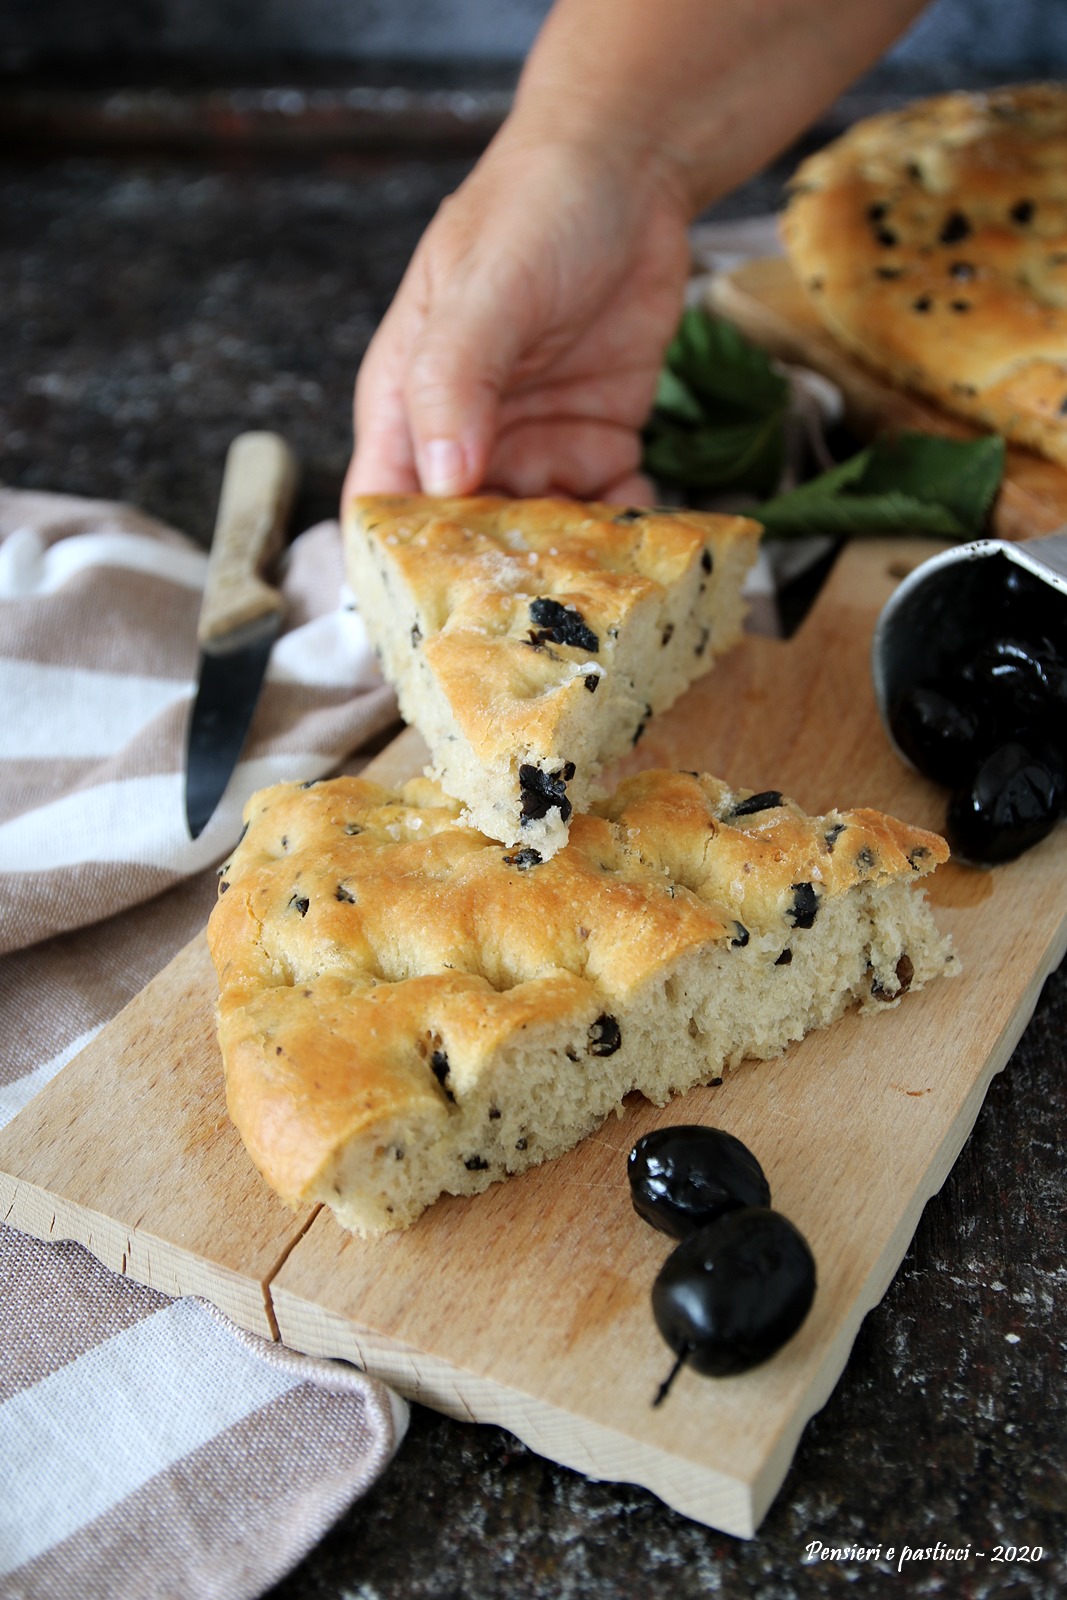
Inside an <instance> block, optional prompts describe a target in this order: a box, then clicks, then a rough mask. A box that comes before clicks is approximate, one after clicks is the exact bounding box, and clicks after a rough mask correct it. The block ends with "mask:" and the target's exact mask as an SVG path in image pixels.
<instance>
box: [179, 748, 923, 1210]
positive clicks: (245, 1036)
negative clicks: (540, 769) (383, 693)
mask: <svg viewBox="0 0 1067 1600" xmlns="http://www.w3.org/2000/svg"><path fill="white" fill-rule="evenodd" d="M459 812H460V805H459V803H458V802H456V801H454V800H451V799H449V798H448V797H447V796H446V795H445V794H444V793H443V792H442V790H441V789H440V788H439V787H438V786H437V785H436V784H434V783H433V782H431V781H430V780H429V779H425V778H422V779H416V780H414V781H412V782H410V783H408V784H407V785H405V787H404V788H403V789H401V790H399V791H391V790H388V789H384V788H381V787H379V786H378V785H376V784H374V783H371V782H368V781H366V780H363V779H358V778H338V779H336V780H332V781H328V782H323V783H319V784H316V785H312V786H301V785H298V784H279V785H277V786H276V787H274V788H270V789H266V790H263V791H261V792H260V793H259V794H257V795H255V796H253V798H252V799H251V800H250V801H249V803H248V806H247V808H246V813H245V815H246V820H247V831H246V834H245V836H244V838H243V840H242V842H241V844H240V845H239V846H238V848H237V850H236V851H235V853H234V855H233V858H232V860H231V861H230V862H228V863H227V865H226V866H225V867H224V868H223V869H222V875H221V880H220V884H219V900H218V903H217V905H216V907H215V909H214V910H213V912H212V915H211V919H210V923H209V927H208V937H209V942H210V946H211V954H212V958H213V960H214V963H215V967H216V969H217V972H218V978H219V988H220V996H219V1003H218V1027H219V1040H220V1044H221V1049H222V1058H223V1063H224V1067H225V1074H226V1093H227V1103H228V1106H229V1111H230V1115H231V1117H232V1119H233V1121H234V1123H235V1124H236V1126H237V1128H238V1130H239V1132H240V1134H241V1137H242V1139H243V1140H244V1142H245V1145H246V1147H247V1149H248V1151H249V1153H250V1155H251V1157H252V1159H253V1161H254V1162H255V1163H256V1165H257V1166H258V1167H259V1169H260V1171H261V1172H262V1173H263V1175H264V1176H265V1178H266V1179H267V1181H268V1182H269V1183H270V1184H271V1185H272V1186H273V1187H274V1188H275V1189H276V1190H277V1191H278V1193H279V1194H280V1195H281V1196H282V1198H283V1199H285V1200H286V1201H287V1202H289V1203H291V1204H300V1203H309V1202H315V1201H321V1202H324V1203H325V1204H326V1205H328V1206H330V1207H332V1209H333V1211H334V1213H335V1214H336V1216H337V1218H338V1220H339V1221H340V1222H341V1223H342V1224H343V1225H344V1226H345V1227H347V1228H350V1229H353V1230H356V1231H359V1232H373V1231H377V1230H381V1229H387V1228H395V1227H401V1226H404V1225H406V1224H408V1223H410V1222H411V1221H412V1220H413V1219H414V1218H415V1217H416V1216H417V1215H418V1213H419V1212H420V1211H421V1210H422V1209H423V1208H424V1207H425V1206H426V1205H428V1204H429V1203H430V1202H431V1201H433V1200H434V1199H436V1198H437V1196H438V1195H440V1194H441V1193H443V1192H448V1193H453V1194H472V1193H476V1192H478V1191H480V1190H482V1189H484V1188H486V1187H487V1185H488V1184H490V1183H491V1182H492V1181H493V1180H494V1179H498V1178H503V1177H505V1176H506V1175H507V1174H509V1173H514V1172H519V1171H521V1170H523V1169H524V1168H526V1167H529V1166H531V1165H533V1164H535V1163H537V1162H540V1161H542V1160H544V1159H545V1158H547V1157H550V1156H556V1155H559V1154H560V1153H561V1152H562V1151H564V1150H567V1149H568V1148H569V1147H571V1146H572V1145H574V1144H575V1143H576V1142H577V1141H578V1140H579V1139H580V1138H582V1137H583V1135H585V1134H587V1133H589V1132H590V1131H591V1130H592V1129H593V1128H595V1127H596V1126H598V1125H599V1124H600V1123H601V1122H602V1121H603V1119H604V1118H605V1117H606V1116H607V1115H608V1114H609V1113H610V1112H612V1111H618V1110H620V1109H621V1106H622V1101H623V1097H624V1096H625V1095H626V1094H628V1093H629V1092H630V1091H631V1090H635V1089H636V1090H640V1091H641V1092H642V1093H643V1094H645V1095H646V1096H648V1097H649V1098H650V1099H651V1100H654V1101H656V1102H657V1103H663V1102H664V1101H666V1100H667V1099H668V1097H669V1096H670V1095H672V1094H674V1093H676V1092H678V1091H680V1090H684V1089H687V1088H690V1087H692V1086H693V1085H695V1084H699V1083H708V1082H710V1081H714V1080H716V1079H718V1078H719V1077H720V1076H721V1075H722V1073H723V1072H724V1071H725V1070H726V1069H727V1068H728V1067H729V1066H731V1065H732V1064H734V1063H736V1062H739V1061H740V1060H742V1059H743V1058H744V1057H748V1056H754V1057H768V1056H771V1055H774V1054H776V1053H778V1052H779V1051H781V1050H782V1049H783V1048H784V1047H785V1046H786V1045H788V1044H789V1043H790V1041H792V1040H795V1039H799V1038H801V1037H802V1035H804V1034H805V1033H806V1032H807V1031H808V1030H809V1029H811V1028H817V1027H822V1026H824V1025H825V1024H827V1023H829V1022H831V1021H833V1019H834V1018H835V1017H836V1016H838V1015H839V1013H841V1012H842V1011H843V1010H844V1009H845V1008H846V1007H847V1006H849V1005H851V1004H854V1003H858V1004H860V1005H862V1006H865V1007H868V1008H870V1009H872V1010H875V1011H879V1010H883V1009H885V1008H886V1007H887V1005H890V1004H892V1003H893V1002H894V1001H895V1000H897V999H899V997H900V996H901V995H902V994H903V993H904V992H905V990H907V989H908V988H909V987H910V988H912V989H917V988H919V987H920V986H921V985H922V984H924V983H926V982H927V981H928V980H929V979H931V978H932V977H934V976H936V975H937V974H938V973H941V972H943V971H945V970H946V969H947V968H949V967H950V966H951V965H952V963H953V960H954V958H953V957H952V955H951V953H950V950H949V945H948V941H947V939H945V938H944V937H942V936H941V934H939V932H938V930H937V928H936V927H935V925H934V922H933V919H932V917H931V914H930V911H929V909H928V907H927V905H926V903H925V899H924V897H923V895H922V894H921V893H917V892H916V891H915V889H914V888H913V885H914V883H915V881H916V880H917V879H919V878H920V877H921V876H922V875H923V874H924V873H926V872H929V871H930V870H931V869H932V868H933V867H935V866H936V865H937V864H938V863H939V862H940V861H943V860H944V859H945V857H946V855H947V849H946V847H945V845H944V843H943V841H942V840H941V839H939V838H938V837H937V836H936V835H933V834H930V833H925V832H922V831H920V830H919V829H916V828H911V827H908V826H906V825H905V824H903V823H901V822H897V821H894V820H893V819H892V818H890V817H886V816H883V815H881V814H880V813H878V812H876V811H870V810H857V811H844V812H833V813H831V814H830V815H829V816H825V817H817V818H813V817H808V816H805V815H804V813H803V812H802V811H801V810H800V809H799V807H797V806H796V805H795V804H793V803H792V802H791V801H789V800H785V799H783V797H782V796H781V795H779V794H775V793H760V794H755V795H753V794H747V793H745V792H743V791H742V792H734V791H732V790H730V789H728V788H727V787H726V785H724V784H723V783H721V782H719V781H717V780H716V779H714V778H710V777H698V776H697V775H695V774H687V773H674V772H664V771H654V772H646V773H643V774H640V775H638V776H637V777H634V778H631V779H629V780H627V781H626V782H625V783H623V784H622V785H621V787H620V788H619V789H618V791H617V792H616V793H615V794H614V795H613V796H612V797H611V798H610V799H608V800H605V801H604V802H602V803H601V804H600V805H598V807H597V808H596V811H595V813H594V814H590V815H579V816H576V817H575V818H574V819H573V822H572V826H571V832H570V840H569V843H568V844H567V845H566V847H565V848H564V849H562V850H560V851H559V852H558V853H557V854H556V855H555V856H553V857H552V859H551V860H548V861H539V860H538V859H537V858H536V856H535V854H534V853H533V852H530V851H524V850H521V849H513V850H509V849H507V848H505V847H504V846H502V845H500V844H499V843H495V842H493V841H491V840H489V839H486V838H485V837H484V835H482V834H479V833H477V832H475V831H474V830H473V829H471V828H468V827H465V826H463V825H462V823H461V822H460V821H459V820H458V817H459Z"/></svg>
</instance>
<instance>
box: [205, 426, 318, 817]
mask: <svg viewBox="0 0 1067 1600" xmlns="http://www.w3.org/2000/svg"><path fill="white" fill-rule="evenodd" d="M297 477H298V468H297V463H296V459H295V457H294V456H293V453H292V451H291V450H290V449H289V446H288V445H287V444H286V442H285V440H284V439H282V438H280V437H279V436H278V435H277V434H276V433H242V434H239V435H238V437H237V438H236V439H234V441H233V443H232V444H231V445H230V448H229V451H228V452H227V455H226V467H225V470H224V472H223V477H222V491H221V494H220V496H219V509H218V516H217V518H216V521H215V531H214V533H213V535H212V539H211V552H210V554H209V556H208V566H207V582H206V585H205V588H204V599H203V604H202V605H201V608H200V618H199V621H198V623H197V629H196V636H197V639H198V641H199V644H200V672H199V679H198V684H197V692H196V700H195V701H194V703H193V709H192V713H191V716H190V719H189V732H188V740H187V744H186V762H185V820H186V823H187V825H188V828H189V834H190V836H191V837H192V838H193V839H196V838H198V837H199V835H200V834H201V833H202V832H203V830H204V828H205V827H206V826H207V823H208V821H209V820H210V818H211V817H212V815H213V814H214V811H215V808H216V806H217V805H218V803H219V801H220V800H221V798H222V795H223V791H224V790H225V788H226V785H227V783H228V782H229V781H230V777H231V774H232V773H233V770H234V768H235V767H236V765H237V758H238V757H239V755H240V754H241V749H242V747H243V745H244V742H245V738H246V737H247V734H248V729H249V725H250V724H251V721H252V713H253V712H254V710H255V707H256V701H257V700H258V698H259V691H260V688H261V687H262V683H263V676H264V673H265V672H266V670H267V662H268V660H269V658H270V652H271V646H272V645H273V643H274V640H275V639H276V638H277V636H278V632H279V629H280V628H281V623H282V597H281V595H280V594H279V592H278V590H277V589H274V588H272V587H271V586H270V584H268V583H266V582H265V581H264V580H263V578H262V577H261V573H263V572H264V571H266V570H267V569H268V567H269V564H270V562H271V561H272V560H273V559H274V557H275V556H276V555H277V553H278V551H279V550H280V548H281V543H282V536H283V533H284V530H285V523H286V519H287V518H288V515H289V511H290V509H291V507H292V502H293V495H294V493H295V491H296V483H297Z"/></svg>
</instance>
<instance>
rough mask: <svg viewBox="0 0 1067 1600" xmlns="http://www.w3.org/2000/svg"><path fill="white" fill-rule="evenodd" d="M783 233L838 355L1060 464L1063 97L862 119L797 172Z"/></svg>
mask: <svg viewBox="0 0 1067 1600" xmlns="http://www.w3.org/2000/svg"><path fill="white" fill-rule="evenodd" d="M782 237H783V240H784V243H785V247H786V250H787V252H788V255H789V258H790V260H791V262H792V264H793V266H794V268H795V270H796V273H797V277H798V279H799V281H800V282H801V284H802V285H803V287H804V289H805V292H806V293H807V296H808V298H809V300H810V302H811V305H812V307H813V309H814V310H815V312H816V314H817V315H818V317H819V318H820V320H821V321H822V323H823V324H824V326H825V327H826V328H827V329H828V330H829V331H830V332H831V333H832V334H833V335H834V337H835V338H836V339H837V340H838V341H839V343H841V344H842V345H843V346H844V347H845V348H846V349H848V350H850V351H851V352H852V353H853V354H855V355H857V356H859V357H860V358H861V359H862V360H863V361H865V362H866V363H867V364H868V365H869V366H870V367H872V368H874V369H875V370H876V371H877V372H879V373H882V374H883V375H885V376H886V377H888V378H889V379H890V380H891V381H892V382H894V383H895V384H897V385H898V386H900V387H902V388H906V389H912V390H916V391H919V392H920V393H923V394H926V395H929V396H932V397H933V398H934V399H936V400H937V401H938V402H939V403H940V404H941V405H942V406H943V407H944V408H945V409H946V410H948V411H951V412H954V413H956V414H958V415H959V416H962V417H966V418H967V419H969V420H970V421H972V422H974V423H977V424H979V425H980V426H982V427H984V428H987V429H992V430H993V431H995V432H998V433H1001V434H1003V435H1004V436H1005V437H1006V438H1008V439H1011V440H1013V441H1015V442H1017V443H1019V444H1023V445H1028V446H1030V447H1031V448H1032V449H1035V450H1038V451H1040V452H1041V453H1042V454H1044V455H1046V456H1048V457H1049V458H1050V459H1051V460H1053V461H1057V462H1059V463H1060V464H1061V465H1067V87H1064V86H1063V85H1060V84H1051V83H1046V84H1025V85H1018V86H1014V87H1009V88H1005V89H998V90H994V91H991V92H989V93H957V94H947V95H939V96H937V97H935V98H933V99H929V100H923V101H918V102H915V103H913V104H912V105H909V106H907V107H905V108H904V109H903V110H901V111H895V112H887V113H884V114H883V115H880V116H876V117H872V118H869V119H867V120H865V121H863V122H859V123H857V124H856V125H855V126H854V127H852V128H851V129H849V131H848V132H847V133H846V134H845V135H844V136H843V137H842V138H840V139H838V140H837V141H836V142H835V143H833V144H832V145H829V146H827V147H826V148H825V149H823V150H821V151H819V152H817V153H816V154H815V155H814V156H812V157H810V158H809V159H808V160H807V161H805V162H804V163H803V164H802V165H801V166H800V168H799V169H798V171H797V173H796V175H795V177H794V179H793V181H792V184H791V186H790V198H789V203H788V206H787V209H786V211H785V213H784V216H783V219H782Z"/></svg>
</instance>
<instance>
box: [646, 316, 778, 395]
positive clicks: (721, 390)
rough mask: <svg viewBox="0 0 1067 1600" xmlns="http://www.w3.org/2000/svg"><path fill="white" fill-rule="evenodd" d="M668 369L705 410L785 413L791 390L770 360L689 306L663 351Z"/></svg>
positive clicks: (728, 325)
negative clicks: (687, 388) (664, 351)
mask: <svg viewBox="0 0 1067 1600" xmlns="http://www.w3.org/2000/svg"><path fill="white" fill-rule="evenodd" d="M665 363H666V366H667V368H668V369H669V370H670V371H671V372H672V373H673V374H674V375H675V377H678V378H680V379H681V380H682V382H683V383H685V384H686V385H687V386H688V387H689V389H690V390H691V391H692V392H693V394H694V395H696V396H697V398H698V399H699V400H700V401H701V402H702V403H703V404H704V405H705V406H706V407H709V406H710V407H713V408H715V409H716V410H721V409H722V408H727V409H729V410H730V411H731V412H733V413H736V412H737V411H746V412H755V413H757V414H759V415H761V416H762V415H766V414H768V413H771V412H775V413H779V414H784V412H785V409H786V407H787V405H788V403H789V385H788V383H787V382H786V380H785V379H784V378H783V377H782V376H781V375H780V373H777V372H776V371H775V370H774V367H773V366H772V364H771V361H770V358H769V356H767V355H766V354H765V353H764V351H762V350H760V349H758V348H757V347H756V346H755V345H753V344H749V342H748V340H747V339H746V338H745V337H744V336H743V334H741V333H739V332H738V331H737V329H736V328H735V327H734V326H733V324H732V323H729V322H724V321H721V320H720V319H719V318H717V317H709V316H708V314H707V313H706V312H705V311H701V310H699V309H698V308H697V307H695V306H690V307H689V308H688V309H687V310H686V311H684V312H683V313H682V319H681V322H680V323H679V325H678V331H677V333H676V334H675V336H674V338H673V339H672V340H671V343H670V344H669V345H668V347H667V352H666V357H665Z"/></svg>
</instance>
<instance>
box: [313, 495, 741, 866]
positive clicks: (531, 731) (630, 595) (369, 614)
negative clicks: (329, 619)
mask: <svg viewBox="0 0 1067 1600" xmlns="http://www.w3.org/2000/svg"><path fill="white" fill-rule="evenodd" d="M759 537H760V530H759V528H758V526H757V525H756V524H755V523H753V522H751V521H750V520H748V519H747V518H744V517H723V516H714V515H709V514H703V513H699V512H688V511H659V510H639V509H630V510H624V509H623V508H621V507H619V506H608V505H599V504H586V503H584V502H583V503H579V502H573V501H564V500H507V499H504V498H501V497H498V496H480V497H473V498H469V499H464V500H435V499H432V498H429V497H427V496H419V495H415V496H369V497H357V498H355V499H353V500H351V501H350V502H349V504H348V506H347V507H346V512H345V538H346V547H347V552H348V561H349V573H350V579H351V582H352V585H353V587H354V589H355V590H356V593H357V595H358V597H359V600H360V606H361V610H362V611H363V615H364V620H365V622H366V625H367V628H368V631H369V632H370V634H371V637H372V639H373V640H374V642H375V644H376V646H377V647H378V649H379V652H380V654H381V656H382V659H383V665H384V667H385V670H386V673H387V675H388V676H389V677H390V678H391V679H392V681H394V682H395V683H396V684H397V685H398V688H399V691H400V698H401V709H402V711H403V713H404V715H405V717H406V718H407V720H408V721H409V722H412V723H413V724H414V725H415V726H417V727H418V728H419V730H420V732H422V733H423V735H424V737H425V738H426V740H427V743H428V744H429V746H430V749H431V752H432V755H433V759H434V763H435V774H436V776H437V777H439V779H440V780H441V782H442V783H443V784H444V786H445V788H446V789H448V791H449V792H450V793H452V794H454V795H457V796H458V797H459V798H462V799H464V800H465V801H466V802H467V804H468V806H469V807H470V808H471V815H472V817H473V819H474V820H475V821H476V822H477V824H478V825H479V826H480V827H481V828H482V829H483V830H484V831H485V832H487V833H489V834H491V835H492V836H493V837H494V838H500V839H502V840H504V841H505V842H514V841H515V840H517V839H519V838H521V837H524V836H525V835H524V829H523V823H522V820H521V816H520V806H521V803H522V797H521V793H520V783H519V777H518V769H519V767H520V765H522V764H528V765H533V766H535V767H537V768H538V769H539V770H541V771H544V772H547V773H550V774H552V775H553V776H556V777H558V776H559V775H560V774H561V773H562V771H563V769H564V768H567V767H569V768H570V772H569V774H568V775H567V776H566V777H565V778H564V780H563V781H564V782H565V783H572V788H571V793H570V802H569V803H568V806H567V810H568V811H569V809H570V803H573V804H574V805H575V806H576V807H578V808H580V807H581V806H583V805H584V803H585V799H586V797H587V794H588V783H589V781H590V780H591V779H592V778H593V777H594V776H595V774H596V771H597V770H598V769H599V767H600V766H601V765H603V764H604V763H605V762H606V761H607V760H609V759H611V758H612V757H614V756H617V755H619V754H621V753H622V752H623V751H624V750H626V749H628V748H629V747H630V744H631V742H632V741H633V740H634V738H635V737H636V735H637V732H638V729H639V727H640V726H641V724H642V723H643V722H646V721H647V720H648V717H649V716H650V715H651V714H652V713H653V712H656V711H659V710H661V709H664V708H665V707H666V706H667V705H669V704H670V703H671V702H672V701H673V700H674V699H675V698H676V697H677V696H678V694H680V693H681V691H682V690H683V689H684V688H686V687H687V685H688V684H689V683H690V682H691V681H692V680H693V678H694V677H696V676H698V675H699V674H700V673H702V672H703V671H705V670H706V669H707V668H708V667H709V666H710V665H711V662H712V660H713V658H714V657H715V656H716V655H718V654H719V653H720V652H721V651H723V650H725V649H727V648H729V647H730V646H731V645H733V644H734V643H735V642H736V640H737V639H738V637H739V636H740V632H741V624H742V619H743V614H744V607H743V604H742V601H741V587H742V583H743V579H744V576H745V574H746V572H747V570H748V567H749V566H750V565H751V563H752V561H753V560H754V559H755V555H756V550H757V547H758V542H759ZM572 780H573V782H572ZM487 786H488V788H489V789H491V790H493V791H494V794H495V798H494V800H493V802H492V804H493V805H494V806H495V811H493V810H490V802H489V801H487V800H486V799H485V793H486V790H487ZM494 786H495V787H494ZM479 807H481V809H479ZM565 820H566V818H564V819H563V821H565ZM564 838H565V828H563V829H559V830H557V838H556V840H555V841H552V842H551V845H552V847H555V846H556V845H557V844H558V843H561V842H562V840H563V839H564Z"/></svg>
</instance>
